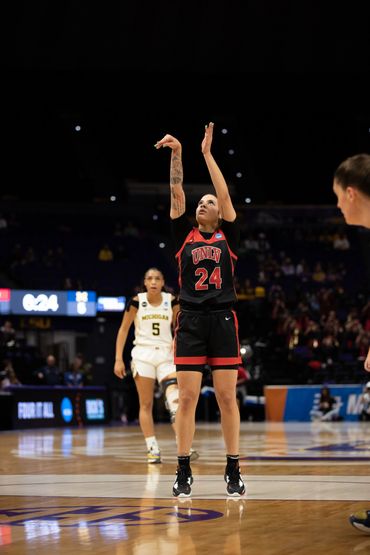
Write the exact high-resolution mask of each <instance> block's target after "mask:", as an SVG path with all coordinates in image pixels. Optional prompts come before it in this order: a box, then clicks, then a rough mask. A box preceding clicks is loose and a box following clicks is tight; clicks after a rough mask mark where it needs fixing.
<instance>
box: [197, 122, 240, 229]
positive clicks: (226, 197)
mask: <svg viewBox="0 0 370 555" xmlns="http://www.w3.org/2000/svg"><path fill="white" fill-rule="evenodd" d="M213 128H214V124H213V123H212V122H210V124H209V125H206V126H205V131H204V138H203V141H202V154H203V156H204V160H205V162H206V164H207V168H208V171H209V175H210V177H211V180H212V183H213V186H214V188H215V190H216V196H217V200H218V206H219V210H220V214H221V217H222V219H223V220H225V221H227V222H233V221H234V220H235V218H236V212H235V209H234V206H233V203H232V201H231V197H230V193H229V188H228V186H227V183H226V181H225V178H224V176H223V174H222V172H221V170H220V168H219V167H218V165H217V163H216V160H215V159H214V158H213V155H212V153H211V145H212V139H213Z"/></svg>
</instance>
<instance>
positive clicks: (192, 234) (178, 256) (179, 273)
mask: <svg viewBox="0 0 370 555" xmlns="http://www.w3.org/2000/svg"><path fill="white" fill-rule="evenodd" d="M194 229H195V228H194V227H193V229H192V230H191V231H189V233H188V234H187V236H186V237H185V240H184V242H183V244H182V247H181V248H180V250H178V251H177V253H176V254H175V258H176V259H177V265H178V278H179V287H180V289H181V287H182V280H181V276H182V271H181V253H182V251H183V250H184V248H185V245H186V244H187V243H188V239H190V237H191V236H194Z"/></svg>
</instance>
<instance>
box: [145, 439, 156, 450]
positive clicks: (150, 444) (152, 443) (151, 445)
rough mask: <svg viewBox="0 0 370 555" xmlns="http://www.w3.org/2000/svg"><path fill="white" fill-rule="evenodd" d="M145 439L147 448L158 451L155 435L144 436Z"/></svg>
mask: <svg viewBox="0 0 370 555" xmlns="http://www.w3.org/2000/svg"><path fill="white" fill-rule="evenodd" d="M145 441H146V446H147V448H148V450H152V451H159V446H158V443H157V439H156V437H155V436H150V437H146V438H145Z"/></svg>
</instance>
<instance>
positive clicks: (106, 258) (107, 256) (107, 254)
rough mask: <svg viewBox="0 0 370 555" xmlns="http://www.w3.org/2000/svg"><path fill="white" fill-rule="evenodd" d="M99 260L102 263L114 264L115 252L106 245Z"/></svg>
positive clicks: (100, 252)
mask: <svg viewBox="0 0 370 555" xmlns="http://www.w3.org/2000/svg"><path fill="white" fill-rule="evenodd" d="M98 260H99V261H100V262H112V260H113V252H112V250H111V248H110V247H109V245H108V244H107V243H105V244H104V245H103V246H102V248H101V249H100V251H99V254H98Z"/></svg>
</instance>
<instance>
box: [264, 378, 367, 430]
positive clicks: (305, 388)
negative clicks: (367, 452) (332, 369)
mask: <svg viewBox="0 0 370 555" xmlns="http://www.w3.org/2000/svg"><path fill="white" fill-rule="evenodd" d="M328 387H329V389H330V393H331V395H332V397H335V399H336V400H337V403H338V404H339V416H340V417H341V419H343V420H349V421H357V420H358V419H359V415H360V412H361V409H362V403H361V395H362V393H363V385H358V384H349V385H344V384H328ZM321 388H322V385H267V386H265V387H264V395H265V413H266V420H270V421H274V422H309V421H310V420H311V416H310V412H311V410H316V409H318V404H319V399H320V392H321Z"/></svg>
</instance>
